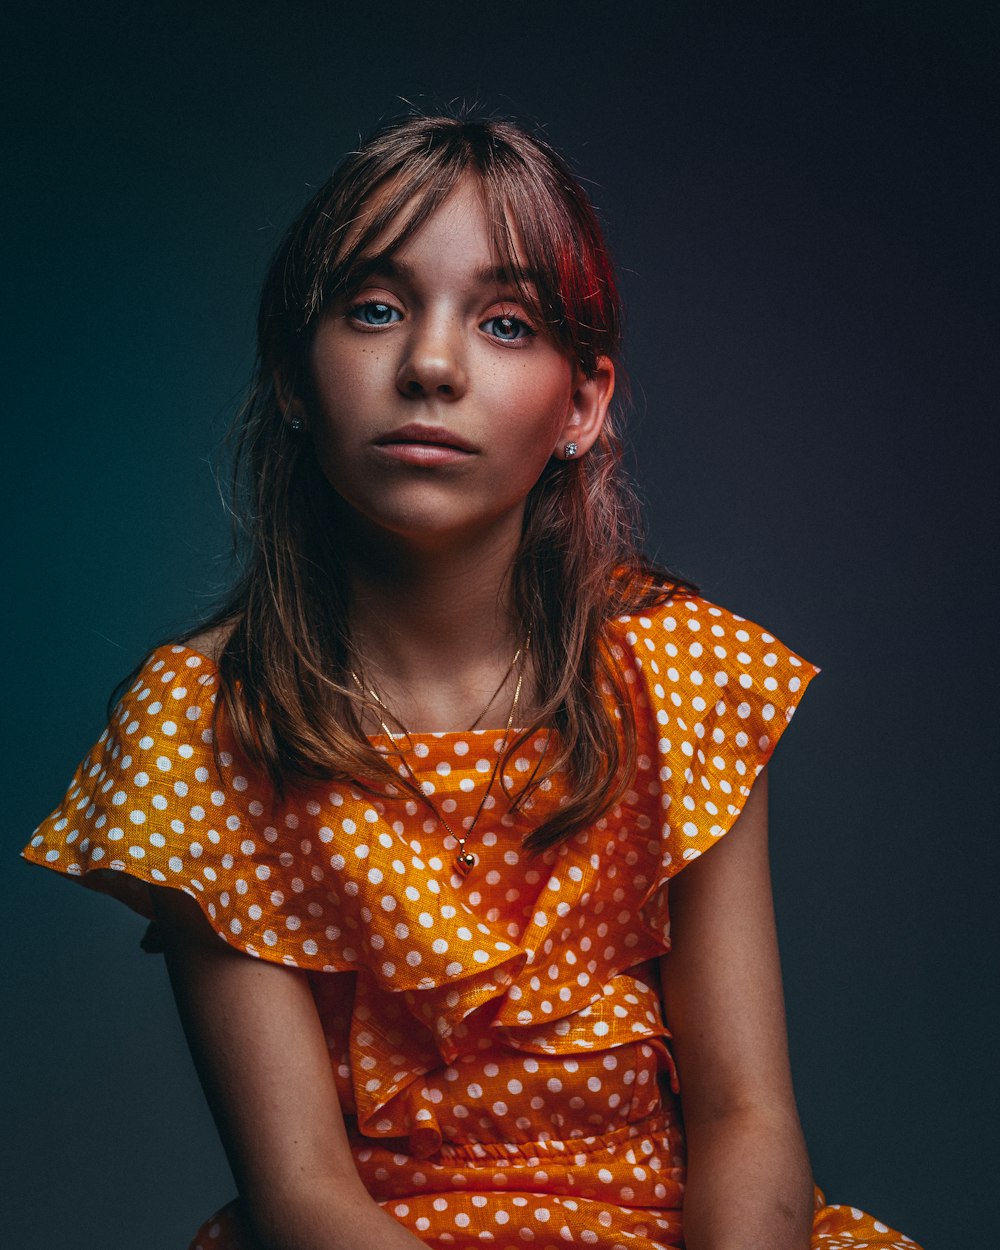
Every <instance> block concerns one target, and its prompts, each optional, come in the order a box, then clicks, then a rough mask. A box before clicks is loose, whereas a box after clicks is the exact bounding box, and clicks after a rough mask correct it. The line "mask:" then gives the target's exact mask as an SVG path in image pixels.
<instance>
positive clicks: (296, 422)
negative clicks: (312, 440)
mask: <svg viewBox="0 0 1000 1250" xmlns="http://www.w3.org/2000/svg"><path fill="white" fill-rule="evenodd" d="M304 426H305V422H304V421H303V420H302V418H301V417H292V419H291V420H290V421H289V423H288V428H289V429H290V430H291V431H292V433H293V434H301V433H302V429H303V427H304Z"/></svg>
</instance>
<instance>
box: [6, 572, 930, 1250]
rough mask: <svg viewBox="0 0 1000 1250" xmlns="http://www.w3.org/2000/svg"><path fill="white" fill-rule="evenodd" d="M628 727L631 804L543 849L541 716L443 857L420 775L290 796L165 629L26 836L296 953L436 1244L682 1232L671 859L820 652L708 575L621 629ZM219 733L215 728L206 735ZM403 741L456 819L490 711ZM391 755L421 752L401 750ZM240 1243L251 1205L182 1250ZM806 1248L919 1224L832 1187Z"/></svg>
mask: <svg viewBox="0 0 1000 1250" xmlns="http://www.w3.org/2000/svg"><path fill="white" fill-rule="evenodd" d="M609 642H610V645H611V646H612V648H613V649H614V651H615V652H616V654H617V657H618V659H619V662H620V663H621V664H622V666H623V668H624V671H625V675H626V678H627V682H628V689H629V691H630V694H631V698H632V701H633V705H634V708H635V713H636V720H637V724H638V732H639V752H638V755H639V759H638V771H637V774H636V777H635V781H634V784H633V786H632V788H631V790H630V791H629V792H628V793H627V794H626V795H625V796H624V797H623V799H622V801H621V803H620V804H619V805H618V806H617V807H615V808H614V810H613V811H611V812H609V813H608V815H607V816H606V817H605V818H603V819H601V820H599V821H597V822H596V823H595V824H594V825H593V826H591V827H589V828H587V829H586V830H584V831H582V832H580V833H578V834H576V835H575V836H573V837H572V838H570V839H569V840H568V841H567V842H564V843H562V844H560V845H559V846H557V847H555V848H550V849H549V850H548V851H546V852H545V853H544V854H541V855H539V856H534V857H532V856H530V855H528V854H527V853H525V852H524V851H523V849H522V842H523V839H524V837H525V835H526V834H527V833H528V832H529V831H530V829H531V828H533V827H534V826H536V825H537V824H538V823H539V821H540V819H541V818H542V817H543V816H544V815H545V814H546V813H547V812H549V811H551V810H552V809H553V808H554V807H555V806H557V805H558V804H559V803H560V801H561V800H563V798H564V796H565V795H566V792H567V786H566V781H565V778H564V777H563V776H562V775H561V774H558V773H557V774H553V775H552V776H550V777H548V778H547V779H546V780H545V781H543V783H542V785H541V787H540V789H538V790H537V791H536V792H535V794H534V796H533V797H532V798H531V799H529V800H528V801H527V802H525V803H524V805H523V807H522V808H521V809H519V810H518V811H517V812H511V811H509V810H508V808H509V802H508V795H509V794H512V793H516V791H517V789H518V787H519V786H520V785H521V784H523V782H524V781H525V780H527V779H528V778H530V777H531V776H532V775H533V773H534V770H535V769H536V767H538V766H539V765H540V766H541V769H542V771H544V762H545V755H546V754H547V752H549V751H552V750H553V743H552V741H551V736H550V735H549V733H547V732H546V731H543V732H540V733H538V734H536V735H534V736H532V737H529V738H528V739H527V740H526V741H524V742H523V743H521V744H520V745H519V746H518V747H517V749H516V750H515V751H514V754H513V759H512V763H511V765H510V767H509V768H508V769H506V770H505V775H504V781H503V783H500V782H499V781H497V782H495V783H494V786H493V789H492V792H491V794H490V795H489V796H488V797H487V799H486V803H485V807H484V809H483V814H482V816H481V817H480V819H479V821H478V823H477V824H476V826H475V829H474V830H473V832H472V834H471V835H470V841H469V849H470V850H472V851H474V853H475V855H476V857H477V861H478V862H477V864H476V866H475V868H474V869H473V870H472V871H471V872H470V874H469V875H468V876H466V877H462V876H461V875H459V874H458V873H457V872H456V871H455V870H454V854H455V846H454V844H453V839H452V838H451V837H450V835H449V834H448V833H447V831H446V830H445V829H444V828H443V827H441V825H440V824H439V821H438V820H437V819H436V818H435V816H434V814H433V812H432V811H431V809H430V808H429V807H428V806H427V805H426V804H425V803H423V802H419V801H417V800H416V798H415V797H413V796H412V795H408V794H407V793H406V792H405V789H404V788H403V787H402V786H400V787H396V786H394V785H392V784H391V783H387V784H384V785H383V784H381V783H380V784H379V785H378V786H377V787H376V788H375V791H374V792H368V791H365V790H364V789H362V788H359V787H356V786H352V785H351V784H350V783H339V782H338V783H331V782H325V783H317V784H316V785H314V786H312V787H311V788H310V789H309V790H308V791H305V792H300V793H298V794H296V795H294V796H293V797H291V798H289V799H287V800H286V801H283V802H282V803H281V804H280V805H278V806H276V805H275V804H274V802H273V798H272V794H271V792H270V790H269V789H268V787H267V785H266V784H265V783H264V782H263V781H262V780H261V779H260V778H259V777H257V776H255V774H254V773H253V772H252V771H251V770H250V769H249V767H247V766H246V765H245V764H243V763H241V760H240V757H239V754H238V752H237V750H236V748H235V746H234V745H233V743H232V741H231V740H230V739H229V737H228V734H227V730H226V727H225V724H224V723H223V721H222V718H221V717H220V718H219V721H218V723H217V724H215V726H214V728H213V719H212V713H213V704H214V701H215V694H216V685H217V676H216V670H215V668H214V666H213V664H212V662H211V661H210V660H209V659H208V658H206V657H205V656H203V655H201V654H199V653H198V652H196V651H193V650H191V649H190V648H189V647H187V646H184V645H167V646H163V647H160V648H159V649H157V650H156V651H155V652H153V653H152V655H151V656H150V657H149V659H148V661H147V662H146V664H145V666H144V667H143V669H142V671H141V673H140V674H139V677H138V679H137V680H136V681H135V683H134V684H133V685H132V687H131V689H130V690H129V691H128V692H127V693H126V694H125V695H124V697H123V699H122V701H121V703H120V705H119V707H118V708H117V709H116V712H115V715H114V716H113V718H112V722H111V724H110V725H109V727H108V729H107V730H106V731H105V733H104V734H102V736H101V738H100V740H99V741H98V742H97V744H96V745H95V746H94V748H93V749H92V751H91V752H90V753H89V755H88V756H87V757H86V759H85V760H84V761H83V763H82V764H81V765H80V767H79V769H78V770H77V773H76V775H75V777H74V779H73V782H72V784H71V785H70V788H69V790H68V792H67V794H66V796H65V798H64V800H63V802H62V804H61V805H60V806H59V807H58V808H57V809H56V811H54V812H53V813H52V814H51V816H49V817H48V819H47V820H45V821H44V822H43V823H42V825H41V826H40V827H39V828H38V830H37V831H36V833H35V836H34V837H33V838H32V840H31V842H30V844H29V846H28V847H27V848H26V849H25V851H24V854H25V856H26V857H27V858H28V859H29V860H31V861H33V862H35V863H38V864H41V865H44V866H46V867H49V868H52V869H54V870H56V871H57V872H60V873H64V874H68V875H71V876H78V877H81V878H82V879H83V880H84V882H85V883H86V884H87V885H89V886H92V887H94V888H96V889H99V890H103V891H106V892H108V893H111V894H113V895H115V896H116V897H118V898H120V899H122V900H123V901H125V902H127V903H128V904H129V905H130V906H132V907H133V908H134V909H135V910H136V911H138V912H140V913H141V914H142V915H144V916H147V917H148V916H150V915H151V903H150V887H151V886H152V885H162V886H169V887H174V888H179V889H182V890H184V891H185V892H186V893H188V894H190V895H191V896H192V897H194V898H195V899H196V900H197V901H198V903H199V904H200V906H201V908H202V909H203V911H204V913H205V915H206V916H207V917H208V919H209V921H210V922H211V924H212V926H213V928H214V929H215V930H216V932H217V933H218V934H219V936H220V937H221V938H222V939H224V940H225V941H226V942H228V943H229V944H230V945H231V946H233V947H235V948H237V949H238V950H240V951H245V952H246V953H247V954H248V955H251V956H254V957H257V958H261V959H266V960H271V961H275V962H282V963H284V964H288V965H291V966H294V967H297V968H300V969H303V970H304V971H305V972H306V973H307V974H308V976H309V979H310V984H311V986H312V989H313V993H314V996H315V1000H316V1004H317V1008H318V1011H319V1013H320V1016H321V1018H322V1020H323V1023H324V1027H325V1031H326V1035H327V1039H328V1044H329V1049H330V1062H331V1064H332V1065H333V1066H334V1069H335V1073H336V1081H337V1088H338V1091H339V1095H340V1099H341V1103H342V1106H343V1110H344V1114H345V1116H346V1117H347V1124H348V1129H349V1133H350V1137H351V1141H352V1149H353V1152H354V1157H355V1160H356V1163H357V1167H358V1170H359V1172H360V1174H361V1176H362V1178H363V1180H364V1183H365V1185H366V1186H367V1188H368V1190H369V1192H370V1193H371V1194H372V1195H373V1196H374V1198H375V1199H376V1200H377V1201H378V1202H379V1203H380V1204H381V1205H382V1206H384V1207H385V1208H386V1209H387V1210H388V1211H389V1212H390V1213H391V1214H392V1215H393V1216H394V1217H395V1218H396V1219H398V1220H399V1221H400V1222H401V1223H402V1224H404V1225H405V1226H406V1227H407V1228H408V1229H410V1231H411V1232H413V1233H414V1235H415V1236H416V1237H418V1238H419V1239H421V1240H422V1241H424V1242H426V1243H427V1244H428V1245H430V1246H447V1247H465V1246H470V1247H471V1246H476V1247H483V1246H489V1247H493V1248H494V1250H505V1248H506V1247H518V1250H523V1248H524V1247H525V1246H528V1245H530V1246H534V1247H536V1248H538V1250H542V1248H543V1247H560V1248H561V1247H564V1246H566V1245H584V1246H593V1247H598V1250H652V1248H653V1247H657V1246H676V1247H682V1246H683V1245H684V1238H683V1222H682V1215H681V1208H682V1202H683V1193H684V1176H685V1155H684V1137H683V1128H682V1123H681V1119H680V1101H679V1097H678V1095H679V1083H678V1079H677V1074H676V1072H675V1069H674V1065H673V1061H672V1058H671V1052H670V1034H669V1032H668V1030H667V1027H666V1025H665V1023H664V1020H663V1013H662V1008H661V1002H660V996H659V992H658V988H657V987H658V969H657V960H658V957H659V956H660V955H662V954H664V953H665V952H667V951H668V950H669V948H670V923H669V912H668V902H669V888H668V883H669V880H670V878H671V877H672V876H673V875H674V874H675V873H677V872H679V871H681V870H682V869H683V868H684V867H685V865H686V864H687V863H689V862H690V861H691V860H692V859H695V858H696V857H697V856H699V855H701V854H703V853H704V852H706V851H708V850H709V849H710V848H711V847H712V845H713V844H714V843H715V842H716V841H717V840H718V839H719V838H720V837H722V836H723V835H724V834H725V833H726V832H727V830H728V829H729V828H730V827H731V826H732V825H733V823H734V821H735V819H736V817H737V816H738V815H739V813H740V811H741V809H742V807H743V804H744V803H745V801H746V798H747V796H748V795H749V793H750V789H751V786H752V784H753V781H754V779H755V777H756V776H757V774H758V773H759V772H760V770H761V769H762V768H763V767H764V765H765V764H766V763H767V760H768V758H769V757H770V755H771V752H772V750H773V749H774V746H775V744H776V742H777V740H778V738H779V737H780V735H781V733H782V732H783V730H784V728H785V726H786V724H787V723H788V720H789V719H790V718H791V716H792V713H793V711H794V709H795V706H796V704H797V702H798V700H799V698H800V696H801V694H802V692H803V691H804V689H805V687H806V686H807V684H808V683H809V681H810V679H811V678H812V677H813V676H814V675H815V673H816V672H817V671H818V670H817V669H815V668H814V667H813V666H812V665H811V664H809V663H807V662H806V661H804V660H802V659H801V658H800V657H799V656H797V655H795V654H793V653H792V652H791V651H789V650H788V649H787V648H786V647H784V646H782V644H781V643H779V642H778V641H777V640H776V639H775V638H773V637H772V636H771V635H770V634H768V633H767V632H765V631H764V630H762V629H761V628H760V627H759V626H756V625H754V624H752V623H750V622H748V621H746V620H744V619H743V618H741V617H738V616H735V615H733V614H732V613H730V612H728V611H726V610H725V609H722V608H719V607H717V606H715V605H713V604H710V603H708V602H707V601H705V600H704V599H702V598H699V597H695V596H683V597H681V598H674V599H673V600H671V601H670V602H668V603H666V604H664V605H663V606H661V607H658V608H656V609H652V610H650V612H649V614H648V615H645V616H642V617H638V616H633V617H624V618H621V619H620V620H619V621H617V622H615V623H614V624H613V625H612V626H611V627H610V629H609ZM216 735H218V738H219V741H218V743H216V742H215V737H216ZM373 742H374V743H375V744H376V745H377V746H379V747H380V748H381V749H383V750H385V751H392V750H394V749H397V748H398V746H400V745H405V747H406V748H407V749H408V751H409V754H408V756H407V758H408V759H409V761H410V762H411V764H412V766H413V768H414V770H415V772H416V774H417V776H418V777H419V779H420V782H421V783H422V785H423V787H424V790H425V792H426V793H428V794H430V796H431V798H432V800H433V802H434V803H435V804H436V805H437V806H438V808H439V809H440V810H441V811H443V812H444V813H445V815H446V818H447V820H448V822H449V824H450V825H452V827H453V828H456V827H458V825H459V824H460V823H461V822H463V821H465V822H466V823H467V824H468V822H470V821H471V819H472V817H473V816H474V814H475V812H476V810H477V808H478V807H479V803H480V800H481V799H482V797H483V792H484V789H485V788H486V786H487V785H488V783H489V779H490V774H491V772H492V770H493V765H494V762H495V760H496V756H497V752H498V751H500V750H501V749H502V748H503V745H504V744H503V735H502V734H500V733H497V732H496V731H493V730H486V731H472V732H466V733H424V734H420V733H416V734H413V735H412V736H411V738H410V739H409V741H408V742H406V743H405V744H398V743H395V744H394V743H393V742H392V741H391V740H389V739H388V738H384V737H383V738H375V739H373ZM400 771H401V773H402V772H403V771H404V770H403V769H402V768H401V770H400ZM244 1246H245V1239H244V1235H243V1232H242V1228H241V1221H240V1206H239V1202H238V1201H236V1202H233V1203H230V1204H229V1206H227V1207H224V1208H223V1209H222V1210H221V1211H219V1212H218V1213H216V1214H215V1215H214V1216H212V1217H210V1218H209V1219H208V1220H206V1221H205V1223H204V1224H203V1225H202V1227H201V1228H200V1229H199V1231H198V1232H197V1233H196V1234H195V1236H194V1239H193V1241H192V1243H191V1250H238V1248H241V1247H244ZM812 1246H813V1247H814V1250H848V1248H850V1250H861V1248H863V1247H870V1248H871V1250H876V1248H878V1250H903V1248H904V1247H906V1248H907V1250H913V1247H914V1246H915V1243H914V1242H913V1241H911V1240H910V1239H909V1238H907V1237H905V1236H903V1235H902V1234H900V1233H898V1232H896V1231H894V1230H892V1229H890V1228H888V1227H887V1226H886V1225H885V1224H883V1223H881V1222H880V1221H878V1220H875V1219H873V1218H872V1217H871V1216H869V1215H867V1214H865V1213H864V1212H862V1211H859V1210H857V1209H856V1208H852V1207H849V1206H843V1205H839V1206H838V1205H830V1204H827V1202H826V1201H825V1199H824V1197H823V1195H822V1194H821V1193H820V1191H819V1190H818V1189H817V1190H816V1210H815V1217H814V1230H813V1239H812Z"/></svg>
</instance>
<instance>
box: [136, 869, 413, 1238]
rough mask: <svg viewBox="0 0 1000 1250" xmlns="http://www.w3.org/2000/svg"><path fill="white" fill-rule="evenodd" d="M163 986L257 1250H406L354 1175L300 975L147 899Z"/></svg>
mask: <svg viewBox="0 0 1000 1250" xmlns="http://www.w3.org/2000/svg"><path fill="white" fill-rule="evenodd" d="M153 895H154V900H155V907H156V912H157V918H158V920H159V921H160V923H161V926H162V928H163V932H164V944H165V951H166V957H167V967H168V969H169V972H170V980H171V984H172V985H173V989H174V996H175V998H176V1000H177V1007H178V1010H179V1012H180V1016H181V1020H182V1022H183V1025H184V1031H185V1033H186V1034H187V1038H188V1042H189V1044H190V1046H191V1053H192V1055H193V1056H194V1061H195V1065H196V1067H197V1069H198V1074H199V1076H200V1077H201V1081H202V1085H203V1086H204V1089H205V1094H206V1097H207V1098H208V1102H209V1105H210V1107H211V1109H212V1114H213V1115H214V1117H215V1122H216V1124H217V1126H218V1129H219V1133H220V1135H221V1137H222V1141H223V1144H224V1146H225V1149H226V1154H227V1155H228V1157H229V1162H230V1165H231V1167H232V1169H233V1174H234V1176H235V1177H236V1183H237V1185H238V1187H239V1191H240V1195H241V1197H242V1199H243V1204H244V1210H245V1212H246V1216H247V1218H248V1220H249V1223H250V1226H251V1231H252V1234H253V1235H254V1236H255V1237H256V1240H257V1245H258V1247H259V1250H411V1248H412V1247H417V1246H420V1245H422V1244H423V1243H422V1242H420V1241H418V1240H417V1238H415V1237H413V1236H412V1235H411V1234H410V1233H408V1232H407V1231H406V1230H405V1229H404V1228H403V1227H402V1226H401V1225H400V1224H399V1223H398V1222H397V1221H396V1220H394V1219H393V1218H392V1216H390V1215H387V1214H386V1213H385V1212H384V1211H382V1209H381V1208H380V1207H379V1206H378V1205H377V1204H376V1203H375V1202H374V1201H373V1200H372V1198H371V1197H370V1196H369V1194H368V1193H367V1191H366V1190H365V1189H364V1187H363V1186H362V1184H361V1180H360V1178H359V1176H358V1174H357V1170H356V1169H355V1167H354V1162H353V1159H352V1157H351V1153H350V1147H349V1144H348V1139H347V1131H346V1128H345V1126H344V1117H343V1113H342V1112H341V1109H340V1100H339V1098H338V1096H337V1090H336V1086H335V1084H334V1078H333V1070H332V1066H331V1063H330V1057H329V1053H328V1051H327V1048H326V1041H325V1039H324V1036H323V1029H322V1025H321V1023H320V1020H319V1016H318V1014H317V1011H316V1006H315V1003H314V1001H313V997H312V993H311V991H310V989H309V985H308V982H307V980H306V978H305V975H304V974H303V973H301V972H298V971H296V970H295V969H292V968H287V967H284V966H283V965H281V964H271V963H266V962H265V961H264V960H260V959H253V958H251V957H250V956H248V955H243V954H240V953H239V952H238V951H234V950H232V949H230V948H229V947H228V946H226V944H225V943H224V942H222V941H221V940H220V939H219V938H218V937H217V936H216V934H215V933H214V932H213V931H212V929H211V927H210V926H209V924H208V922H207V921H206V920H205V918H204V916H203V915H202V913H201V911H200V909H199V908H198V906H197V904H196V903H195V902H194V900H193V899H191V898H189V897H188V896H187V895H186V894H183V893H182V892H180V891H178V890H172V889H156V890H154V891H153Z"/></svg>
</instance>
